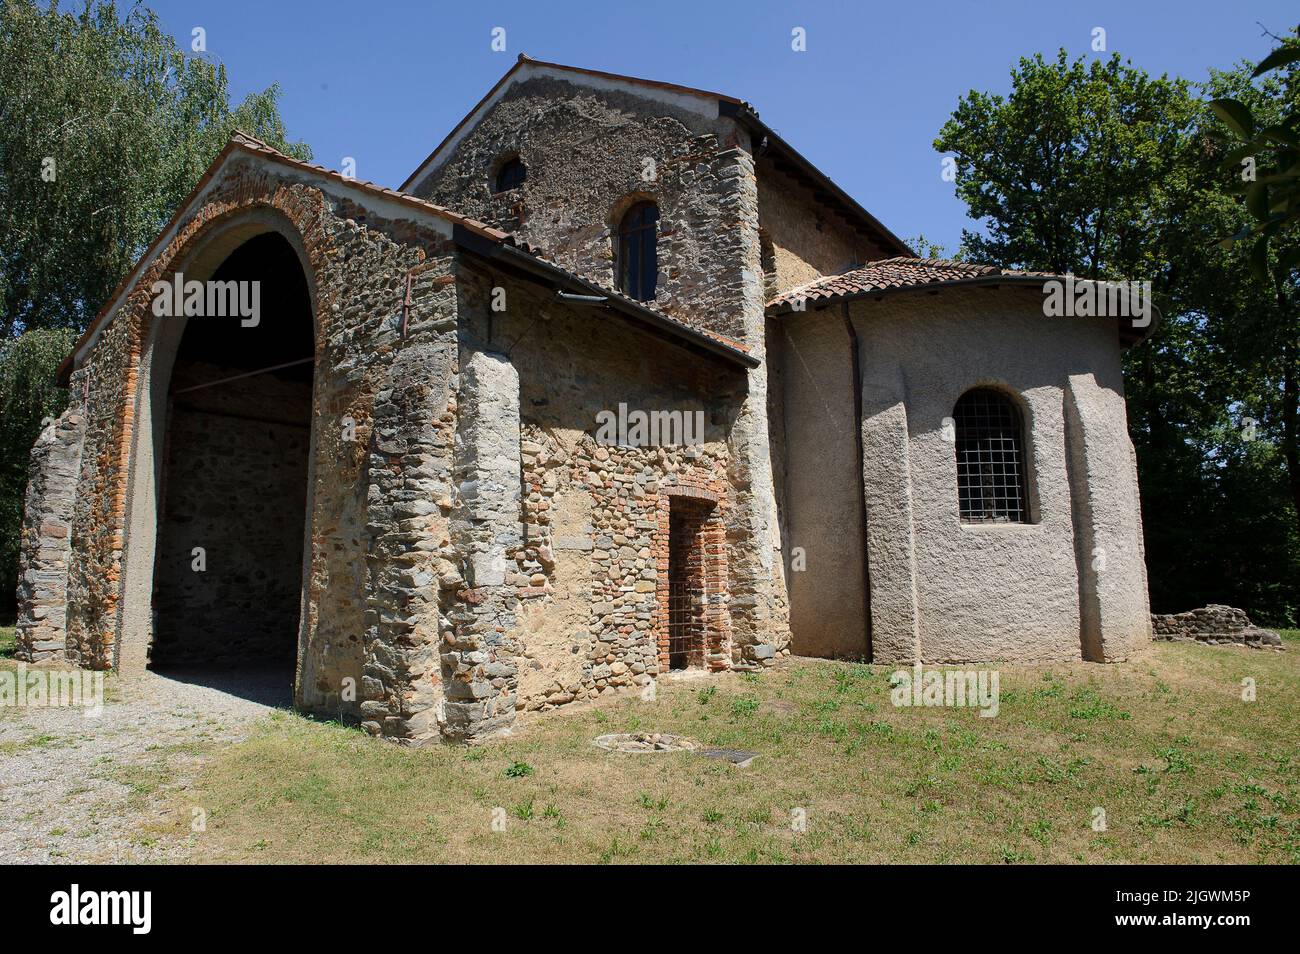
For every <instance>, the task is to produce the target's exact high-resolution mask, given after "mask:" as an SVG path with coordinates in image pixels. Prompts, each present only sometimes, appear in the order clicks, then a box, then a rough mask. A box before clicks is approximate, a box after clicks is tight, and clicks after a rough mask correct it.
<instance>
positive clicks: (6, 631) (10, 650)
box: [0, 621, 16, 659]
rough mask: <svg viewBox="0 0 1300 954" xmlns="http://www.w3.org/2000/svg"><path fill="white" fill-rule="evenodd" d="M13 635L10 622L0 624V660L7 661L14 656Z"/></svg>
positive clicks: (14, 631)
mask: <svg viewBox="0 0 1300 954" xmlns="http://www.w3.org/2000/svg"><path fill="white" fill-rule="evenodd" d="M15 633H16V630H15V628H14V624H13V622H12V621H9V622H5V623H0V659H8V658H10V657H11V656H12V655H13V654H14V646H15V645H16V643H15V639H16V637H15Z"/></svg>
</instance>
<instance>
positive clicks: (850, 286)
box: [767, 256, 1059, 309]
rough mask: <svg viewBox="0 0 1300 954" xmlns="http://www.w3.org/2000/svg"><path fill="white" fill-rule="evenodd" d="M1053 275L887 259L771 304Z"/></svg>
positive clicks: (816, 283) (780, 297)
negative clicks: (927, 286) (900, 289)
mask: <svg viewBox="0 0 1300 954" xmlns="http://www.w3.org/2000/svg"><path fill="white" fill-rule="evenodd" d="M1057 277H1059V276H1056V275H1053V274H1052V273H1051V272H1026V271H1018V270H1016V269H1010V268H998V267H997V266H995V265H977V264H975V263H973V262H955V261H952V260H951V259H946V258H903V257H901V256H900V257H898V258H886V259H881V260H880V261H876V262H871V263H869V264H867V265H864V266H862V267H861V268H855V269H852V270H851V271H847V272H844V273H843V274H840V275H825V276H823V277H822V278H819V279H817V280H816V281H813V282H808V283H807V284H804V285H800V286H799V287H797V288H792V289H790V290H789V291H787V292H784V293H782V294H780V295H778V296H776V297H775V298H773V299H772V300H771V301H769V302H768V303H767V307H768V308H773V309H782V308H788V307H790V306H791V305H793V304H794V303H795V302H796V301H798V300H799V299H803V301H804V302H806V303H808V304H813V303H823V302H830V301H836V300H839V299H842V298H849V297H856V296H859V295H869V294H871V293H872V292H881V291H887V290H890V289H895V288H914V287H920V286H924V285H938V284H952V283H954V282H969V281H981V282H987V281H989V280H990V279H996V278H1013V279H1014V278H1029V279H1034V278H1044V279H1046V278H1057Z"/></svg>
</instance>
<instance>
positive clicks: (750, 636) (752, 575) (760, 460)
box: [719, 148, 790, 667]
mask: <svg viewBox="0 0 1300 954" xmlns="http://www.w3.org/2000/svg"><path fill="white" fill-rule="evenodd" d="M719 176H720V178H721V180H722V181H723V182H724V184H725V183H730V184H731V185H729V187H728V188H726V189H724V190H723V192H722V193H721V195H720V201H721V208H722V210H723V211H724V213H725V214H726V215H727V217H728V219H730V218H731V217H733V216H734V218H735V220H736V222H737V223H738V228H737V229H736V235H737V239H738V243H739V244H738V248H737V249H736V251H737V253H738V254H739V256H740V259H741V261H742V263H743V264H742V267H741V269H740V272H739V275H738V276H737V281H736V282H735V284H736V286H737V287H736V291H737V292H738V293H739V295H740V298H741V302H742V313H741V318H742V322H743V328H744V336H743V337H744V344H745V346H746V347H748V348H749V351H750V353H751V354H752V355H754V356H755V357H756V358H759V359H761V360H762V363H761V364H759V366H758V367H756V368H753V369H751V370H750V371H749V373H748V380H747V382H746V385H747V386H746V391H745V394H744V397H743V400H742V403H741V408H740V413H739V414H738V415H737V417H736V420H735V423H734V424H733V426H732V430H731V453H732V465H731V474H730V477H731V480H732V485H733V487H734V488H735V495H736V504H735V506H734V507H731V508H729V510H728V512H727V514H726V520H727V543H728V547H729V549H730V558H729V561H728V583H729V588H730V591H731V593H730V608H731V635H732V647H733V649H732V653H733V663H735V664H738V665H740V666H751V667H752V666H763V665H771V664H772V663H773V662H774V661H775V658H776V656H777V655H778V654H779V653H781V652H782V651H784V650H785V649H786V648H787V647H788V645H789V642H790V627H789V615H788V601H787V600H786V598H785V593H784V587H785V578H784V569H785V568H784V563H783V561H782V560H781V558H780V550H781V529H780V525H779V523H778V521H777V509H776V487H775V481H774V480H773V477H772V447H771V440H770V437H769V434H768V425H769V422H768V367H767V361H766V347H767V334H766V330H767V329H766V318H765V306H766V301H765V298H764V294H763V269H762V263H761V257H760V256H761V252H760V242H759V234H758V179H757V176H756V175H755V171H754V159H753V156H752V155H751V154H750V153H749V152H748V151H746V150H744V149H741V148H737V149H734V150H732V151H730V152H729V153H726V154H725V164H724V166H723V168H722V169H721V170H720V172H719Z"/></svg>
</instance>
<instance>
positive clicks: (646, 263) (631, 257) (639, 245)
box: [618, 202, 659, 301]
mask: <svg viewBox="0 0 1300 954" xmlns="http://www.w3.org/2000/svg"><path fill="white" fill-rule="evenodd" d="M658 229H659V206H657V205H655V204H654V203H653V202H638V203H637V204H636V205H634V206H632V208H630V209H628V210H627V213H626V214H625V215H624V216H623V221H621V222H620V223H619V225H618V287H619V289H620V290H621V291H622V292H623V294H625V295H627V296H628V297H629V298H635V299H636V300H637V301H654V297H655V279H656V276H657V275H658V272H659V247H658V246H659V234H658Z"/></svg>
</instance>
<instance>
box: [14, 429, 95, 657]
mask: <svg viewBox="0 0 1300 954" xmlns="http://www.w3.org/2000/svg"><path fill="white" fill-rule="evenodd" d="M84 425H85V416H84V415H83V413H82V410H81V408H80V406H78V405H73V406H72V407H70V408H68V409H67V410H66V411H64V412H63V413H62V414H61V415H59V417H58V418H56V419H55V420H53V421H51V422H50V423H49V424H47V425H46V426H45V429H44V430H42V431H41V433H40V436H39V437H37V439H36V443H35V445H33V447H32V454H31V464H30V468H29V471H28V479H27V495H26V498H25V500H24V511H23V512H24V517H23V526H22V536H21V541H20V552H19V555H18V634H17V638H18V651H17V656H18V658H19V659H22V660H25V661H27V662H30V663H41V662H65V661H74V660H73V659H72V658H71V657H70V656H69V654H68V652H67V619H68V606H67V602H68V557H69V554H70V552H71V546H72V508H73V504H74V502H75V501H76V495H77V477H78V475H79V474H80V471H81V444H82V438H83V436H84V433H85V427H84Z"/></svg>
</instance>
